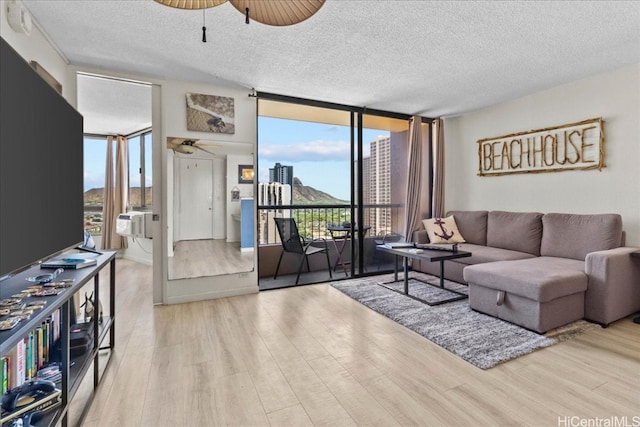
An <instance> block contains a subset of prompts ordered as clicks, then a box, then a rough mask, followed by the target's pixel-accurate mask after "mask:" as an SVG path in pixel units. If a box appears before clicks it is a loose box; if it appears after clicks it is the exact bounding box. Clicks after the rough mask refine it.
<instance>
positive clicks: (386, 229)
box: [362, 136, 392, 235]
mask: <svg viewBox="0 0 640 427" xmlns="http://www.w3.org/2000/svg"><path fill="white" fill-rule="evenodd" d="M369 147H370V155H369V157H366V158H364V159H363V162H362V165H363V173H362V177H363V186H362V189H363V202H364V204H365V206H367V205H371V206H375V207H371V208H369V209H367V211H366V212H367V214H368V215H367V221H368V224H369V225H370V226H371V232H372V234H376V235H383V234H386V233H390V232H391V231H392V218H391V208H390V207H389V205H390V204H391V181H392V178H391V171H392V167H391V137H389V136H379V137H378V138H376V139H374V140H373V141H371V142H370V143H369Z"/></svg>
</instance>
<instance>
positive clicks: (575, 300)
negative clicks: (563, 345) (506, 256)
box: [463, 256, 588, 333]
mask: <svg viewBox="0 0 640 427" xmlns="http://www.w3.org/2000/svg"><path fill="white" fill-rule="evenodd" d="M463 275H464V280H465V281H466V282H467V283H468V284H469V306H470V307H471V308H472V309H473V310H476V311H479V312H482V313H485V314H488V315H491V316H494V317H497V318H499V319H503V320H506V321H508V322H511V323H515V324H516V325H519V326H522V327H524V328H527V329H530V330H533V331H536V332H539V333H544V332H546V331H548V330H550V329H553V328H557V327H559V326H562V325H565V324H567V323H571V322H573V321H576V320H579V319H582V318H583V317H584V295H585V291H586V290H587V285H588V278H587V275H586V274H585V273H584V261H579V260H573V259H566V258H555V257H544V256H543V257H537V258H531V259H523V260H517V261H498V262H492V263H484V264H476V265H472V266H468V267H465V269H464V270H463Z"/></svg>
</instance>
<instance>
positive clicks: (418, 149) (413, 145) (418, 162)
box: [404, 116, 422, 242]
mask: <svg viewBox="0 0 640 427" xmlns="http://www.w3.org/2000/svg"><path fill="white" fill-rule="evenodd" d="M408 157H409V158H408V168H407V192H406V194H407V198H406V200H405V220H404V236H405V239H406V241H408V242H411V241H412V240H413V232H414V231H416V230H418V229H419V228H420V224H421V220H422V218H421V216H422V214H421V209H420V199H421V196H422V118H421V117H418V116H414V117H412V118H411V125H410V126H409V156H408Z"/></svg>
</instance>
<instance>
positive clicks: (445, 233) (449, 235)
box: [433, 218, 456, 240]
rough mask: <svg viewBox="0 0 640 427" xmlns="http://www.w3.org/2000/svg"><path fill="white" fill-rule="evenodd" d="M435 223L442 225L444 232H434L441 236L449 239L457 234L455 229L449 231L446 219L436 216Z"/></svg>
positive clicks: (441, 228)
mask: <svg viewBox="0 0 640 427" xmlns="http://www.w3.org/2000/svg"><path fill="white" fill-rule="evenodd" d="M433 223H434V224H436V225H438V226H440V230H442V234H438V233H436V232H434V233H433V234H435V235H436V236H438V237H440V238H441V239H444V240H449V239H451V238H452V237H453V235H454V234H456V233H455V232H454V231H452V232H451V233H449V232H448V231H447V229H446V228H445V226H444V221H443V220H442V218H436V219H435V221H434V222H433Z"/></svg>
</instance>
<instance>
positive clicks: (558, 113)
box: [445, 65, 640, 246]
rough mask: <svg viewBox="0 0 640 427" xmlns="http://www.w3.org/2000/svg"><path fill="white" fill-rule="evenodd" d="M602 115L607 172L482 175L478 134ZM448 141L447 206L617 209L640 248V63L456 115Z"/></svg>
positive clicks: (585, 210)
mask: <svg viewBox="0 0 640 427" xmlns="http://www.w3.org/2000/svg"><path fill="white" fill-rule="evenodd" d="M470 96H473V94H470ZM596 117H602V118H603V120H604V132H605V164H606V167H605V168H604V169H602V171H598V170H588V171H563V172H550V173H535V174H518V175H505V176H495V177H479V176H477V173H478V150H477V143H476V141H477V140H479V139H482V138H489V137H497V136H501V135H506V134H511V133H515V132H520V131H528V130H532V129H542V128H547V127H552V126H555V125H562V124H567V123H574V122H579V121H582V120H586V119H591V118H596ZM445 144H446V148H445V157H446V165H445V210H450V209H486V210H512V211H537V212H543V213H546V212H566V213H578V214H590V213H610V212H611V213H618V214H620V215H622V220H623V228H624V230H625V232H626V243H627V245H629V246H640V65H634V66H630V67H625V68H623V69H620V70H617V71H615V72H611V73H607V74H602V75H598V76H595V77H590V78H586V79H583V80H580V81H576V82H573V83H570V84H567V85H563V86H560V87H557V88H554V89H552V90H547V91H543V92H539V93H536V94H533V95H529V96H526V97H523V98H520V99H517V100H515V101H511V102H507V103H503V104H499V105H495V106H492V107H488V108H485V109H482V110H480V111H476V112H473V113H469V114H466V115H464V116H460V117H456V118H449V119H447V120H446V121H445Z"/></svg>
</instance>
